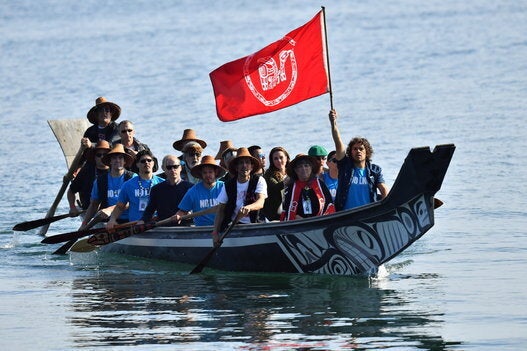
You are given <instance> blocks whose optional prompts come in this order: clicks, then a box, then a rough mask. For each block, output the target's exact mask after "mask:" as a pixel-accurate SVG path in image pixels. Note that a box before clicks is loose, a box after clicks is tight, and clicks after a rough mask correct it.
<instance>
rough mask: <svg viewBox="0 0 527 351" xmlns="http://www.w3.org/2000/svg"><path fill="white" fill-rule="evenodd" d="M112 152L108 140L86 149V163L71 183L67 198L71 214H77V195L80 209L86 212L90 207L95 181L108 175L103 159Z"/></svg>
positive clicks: (100, 141)
mask: <svg viewBox="0 0 527 351" xmlns="http://www.w3.org/2000/svg"><path fill="white" fill-rule="evenodd" d="M109 151H110V144H109V143H108V142H107V141H106V140H99V141H98V142H97V144H96V145H95V147H93V148H89V149H86V150H85V152H84V155H83V157H84V158H85V159H86V162H85V163H84V164H83V165H82V167H81V168H80V170H79V171H78V172H77V175H76V176H75V178H74V179H73V180H72V181H71V183H70V186H69V188H68V191H67V192H66V197H67V199H68V203H69V206H70V213H71V214H77V213H78V212H79V209H78V208H77V206H76V204H75V203H76V202H77V195H76V194H79V202H80V207H81V208H82V209H83V210H86V209H87V208H88V206H89V205H90V195H91V191H92V187H93V181H94V180H95V178H96V177H98V176H99V175H106V174H107V173H108V166H107V165H105V164H104V163H103V162H102V158H103V157H104V155H106V154H107V153H108V152H109Z"/></svg>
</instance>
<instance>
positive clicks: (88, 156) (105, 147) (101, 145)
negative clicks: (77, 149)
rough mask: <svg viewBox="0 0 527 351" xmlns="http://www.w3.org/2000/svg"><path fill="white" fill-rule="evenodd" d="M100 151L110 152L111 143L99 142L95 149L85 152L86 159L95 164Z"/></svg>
mask: <svg viewBox="0 0 527 351" xmlns="http://www.w3.org/2000/svg"><path fill="white" fill-rule="evenodd" d="M98 150H107V151H110V143H109V142H107V141H106V140H99V141H98V142H97V144H96V145H95V147H93V148H88V149H86V151H85V156H86V159H87V160H88V161H90V162H95V154H97V151H98Z"/></svg>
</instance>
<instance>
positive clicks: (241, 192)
mask: <svg viewBox="0 0 527 351" xmlns="http://www.w3.org/2000/svg"><path fill="white" fill-rule="evenodd" d="M248 187H249V182H248V181H247V182H245V183H240V182H238V181H236V190H237V196H236V208H235V209H234V212H233V214H232V218H231V220H233V219H234V218H235V217H236V214H237V213H238V211H239V210H240V208H241V207H242V206H243V201H244V200H245V196H246V195H247V188H248ZM254 192H255V193H256V194H262V195H263V197H264V199H266V198H267V183H266V182H265V179H264V178H263V177H260V178H259V179H258V183H257V184H256V189H255V191H254ZM227 200H228V197H227V191H226V187H225V186H224V187H223V188H222V189H221V192H220V194H219V195H218V198H217V199H216V202H218V203H221V204H226V203H227ZM240 222H241V223H251V219H250V218H249V217H248V216H247V217H243V218H242V219H241V220H240Z"/></svg>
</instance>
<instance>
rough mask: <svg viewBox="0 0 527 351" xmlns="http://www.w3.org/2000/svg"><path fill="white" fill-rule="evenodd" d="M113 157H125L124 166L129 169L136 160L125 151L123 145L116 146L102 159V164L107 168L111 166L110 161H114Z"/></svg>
mask: <svg viewBox="0 0 527 351" xmlns="http://www.w3.org/2000/svg"><path fill="white" fill-rule="evenodd" d="M112 155H123V157H124V166H125V167H126V168H129V167H130V166H132V164H133V163H134V160H135V158H134V157H133V156H131V155H129V154H127V153H126V151H125V150H124V146H123V144H119V143H117V144H115V145H114V147H113V148H112V149H111V150H110V152H108V153H107V154H106V155H104V157H103V158H102V163H104V164H105V165H107V166H110V161H111V160H112Z"/></svg>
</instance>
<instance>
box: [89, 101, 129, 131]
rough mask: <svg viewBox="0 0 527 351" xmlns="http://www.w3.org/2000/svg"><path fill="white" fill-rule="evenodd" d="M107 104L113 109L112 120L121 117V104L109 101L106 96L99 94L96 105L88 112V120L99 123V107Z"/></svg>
mask: <svg viewBox="0 0 527 351" xmlns="http://www.w3.org/2000/svg"><path fill="white" fill-rule="evenodd" d="M105 105H107V106H109V107H110V109H111V110H112V121H115V120H116V119H117V118H119V116H120V115H121V108H120V107H119V105H117V104H116V103H114V102H111V101H108V100H107V99H106V98H105V97H104V96H99V97H98V98H97V99H95V106H93V107H92V108H91V109H90V110H89V111H88V113H87V114H86V117H88V121H90V122H91V123H92V124H97V123H98V121H97V109H98V108H99V107H102V106H105Z"/></svg>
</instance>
